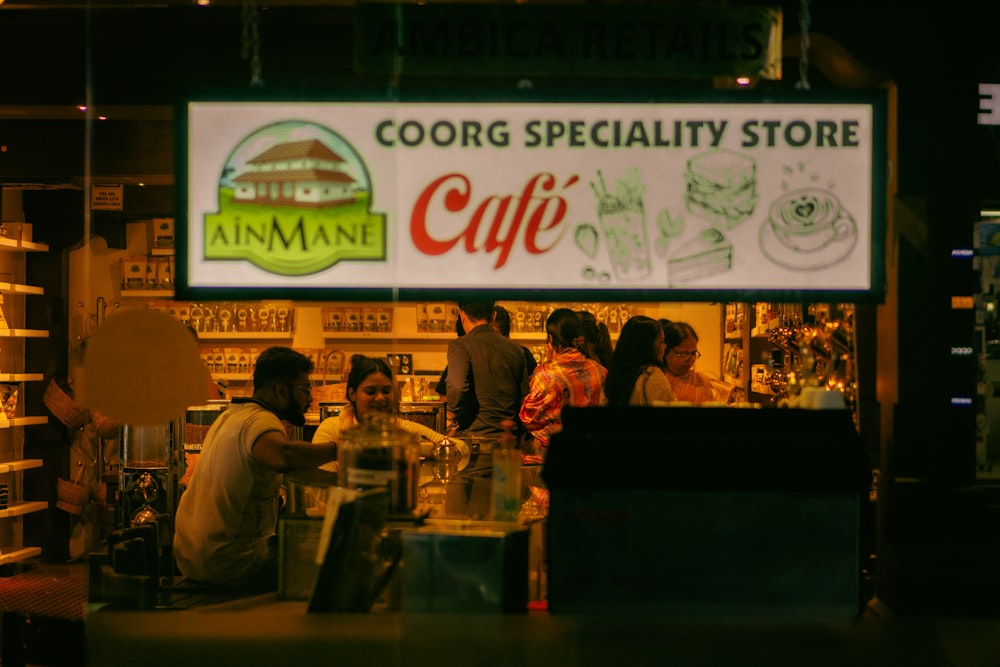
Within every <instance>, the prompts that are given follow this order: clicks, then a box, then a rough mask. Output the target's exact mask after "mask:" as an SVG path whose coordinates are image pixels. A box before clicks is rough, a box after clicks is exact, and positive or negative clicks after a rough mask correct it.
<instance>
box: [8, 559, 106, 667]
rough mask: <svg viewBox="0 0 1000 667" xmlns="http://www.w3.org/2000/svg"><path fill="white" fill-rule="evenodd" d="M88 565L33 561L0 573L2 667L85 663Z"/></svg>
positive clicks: (57, 666)
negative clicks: (8, 571) (3, 573)
mask: <svg viewBox="0 0 1000 667" xmlns="http://www.w3.org/2000/svg"><path fill="white" fill-rule="evenodd" d="M88 567H89V566H88V563H87V561H85V560H83V561H78V562H75V563H43V562H41V561H38V560H37V559H32V560H29V561H26V562H25V563H19V564H17V565H16V566H15V567H14V568H12V573H9V576H2V577H0V612H2V614H0V637H2V642H0V667H22V666H25V667H27V666H28V665H32V666H37V667H43V666H44V667H76V666H77V665H83V664H84V662H85V660H86V650H85V645H84V616H85V613H86V605H87V585H88ZM5 574H8V573H5Z"/></svg>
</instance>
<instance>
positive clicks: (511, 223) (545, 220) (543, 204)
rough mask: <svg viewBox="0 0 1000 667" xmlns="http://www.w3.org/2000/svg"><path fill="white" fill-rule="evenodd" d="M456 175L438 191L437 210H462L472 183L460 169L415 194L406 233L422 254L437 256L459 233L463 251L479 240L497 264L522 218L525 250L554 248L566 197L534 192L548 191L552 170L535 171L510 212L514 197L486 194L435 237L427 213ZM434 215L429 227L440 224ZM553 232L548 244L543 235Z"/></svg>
mask: <svg viewBox="0 0 1000 667" xmlns="http://www.w3.org/2000/svg"><path fill="white" fill-rule="evenodd" d="M453 179H457V180H459V181H460V183H459V184H458V185H457V186H456V187H452V188H451V189H450V190H448V191H447V192H446V193H445V194H444V198H443V209H444V210H445V211H446V212H449V213H459V212H461V211H464V210H466V209H467V207H468V205H469V202H470V200H471V199H472V188H471V185H470V183H469V180H468V179H467V178H466V177H465V176H463V175H461V174H447V175H445V176H442V177H440V178H438V179H437V180H435V181H432V182H431V183H430V184H429V185H428V186H427V187H426V188H425V189H424V191H423V192H422V193H421V194H420V197H418V198H417V202H416V204H415V205H414V208H413V214H412V216H411V218H410V234H411V237H412V239H413V244H414V246H415V247H416V248H417V249H418V250H420V251H421V252H423V253H425V254H427V255H442V254H444V253H446V252H448V251H450V250H451V249H452V248H454V247H455V246H456V245H457V244H458V242H459V241H460V240H461V239H462V238H463V237H464V238H465V243H464V247H465V251H466V252H467V253H469V254H470V255H471V254H474V253H476V252H478V251H479V250H480V245H479V242H480V240H481V242H482V246H481V248H482V250H483V252H486V253H493V252H497V253H498V254H497V258H496V262H495V264H494V266H495V268H497V269H499V268H502V267H503V266H505V265H506V264H507V260H508V259H510V255H511V252H512V251H513V249H514V247H515V245H516V244H517V241H518V238H519V235H520V232H521V227H522V223H524V222H525V220H527V225H526V226H525V229H524V240H523V244H524V247H525V250H527V251H528V252H529V253H531V254H533V255H540V254H543V253H545V252H548V251H549V250H551V249H552V248H553V247H555V246H556V245H557V244H558V243H559V240H560V239H561V238H562V236H563V233H564V232H565V229H560V227H561V226H562V223H563V220H564V218H565V217H566V212H567V209H568V207H567V205H566V200H565V199H564V198H563V197H562V196H560V195H554V194H549V195H546V196H541V195H540V194H536V189H537V190H539V191H540V192H541V193H551V192H552V191H553V190H555V189H556V187H557V183H556V178H555V177H554V176H553V175H552V174H548V173H545V174H536V175H535V176H533V177H532V178H531V179H529V180H528V182H527V183H526V184H525V186H524V189H523V190H522V192H521V195H520V197H517V198H516V199H517V207H516V208H515V209H514V210H513V212H512V213H511V204H512V203H513V202H514V200H515V197H514V196H512V195H506V196H499V195H489V196H487V197H486V198H485V199H483V200H482V202H481V203H480V204H479V205H478V206H477V207H476V208H475V210H474V211H473V212H472V215H471V216H470V218H469V220H468V223H467V224H466V225H465V226H464V228H463V229H462V231H460V232H459V233H458V234H456V235H455V236H453V237H450V238H439V237H436V236H435V235H433V234H432V233H431V227H432V224H433V221H432V218H433V216H431V215H429V211H430V210H431V208H432V206H431V205H432V203H433V201H434V199H435V197H436V196H437V195H438V193H439V191H440V190H441V189H442V187H444V186H445V184H446V183H447V182H448V181H449V180H453ZM578 181H579V177H578V176H575V175H574V176H571V177H570V178H569V179H568V180H567V181H566V183H565V185H563V189H567V188H570V187H572V186H573V185H575V184H576V183H577V182H578ZM490 217H492V221H491V222H490V225H489V230H488V231H487V232H486V238H485V239H479V232H480V229H481V228H482V227H483V223H484V222H486V221H487V220H488V219H489V218H490ZM442 222H447V220H439V221H437V224H434V225H433V226H434V227H439V226H441V223H442ZM551 232H555V234H554V236H552V237H551V240H549V242H548V243H545V241H544V240H543V237H548V236H549V233H551Z"/></svg>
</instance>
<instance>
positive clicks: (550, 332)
mask: <svg viewBox="0 0 1000 667" xmlns="http://www.w3.org/2000/svg"><path fill="white" fill-rule="evenodd" d="M545 331H546V337H547V338H546V360H545V361H543V362H542V363H541V364H539V365H538V367H537V368H536V369H535V372H534V374H533V375H532V376H531V381H530V383H529V388H528V394H527V396H525V397H524V401H522V402H521V410H520V413H519V416H520V418H521V422H522V423H523V424H524V428H525V429H526V430H527V431H528V432H529V433H531V435H532V436H534V439H535V453H536V454H539V455H541V456H542V457H544V456H545V452H546V451H547V449H548V446H549V438H551V437H552V435H553V434H554V433H558V432H559V431H561V430H562V411H563V408H565V407H566V406H574V407H588V406H598V405H601V404H602V403H603V401H604V391H603V388H604V378H605V377H606V376H607V370H606V369H605V368H604V366H602V365H601V364H600V363H598V362H597V361H595V360H593V359H590V358H589V357H587V356H586V355H585V354H584V353H583V349H582V348H583V347H584V346H585V345H586V343H585V341H584V336H583V330H582V328H581V327H580V318H579V316H578V315H577V314H576V313H575V312H573V311H572V310H570V309H569V308H558V309H556V310H554V311H552V313H551V314H550V315H549V317H548V319H547V320H546V322H545Z"/></svg>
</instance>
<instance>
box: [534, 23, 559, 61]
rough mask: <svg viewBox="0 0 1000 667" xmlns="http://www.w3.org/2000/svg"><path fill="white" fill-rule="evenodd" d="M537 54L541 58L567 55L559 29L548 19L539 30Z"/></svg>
mask: <svg viewBox="0 0 1000 667" xmlns="http://www.w3.org/2000/svg"><path fill="white" fill-rule="evenodd" d="M535 56H536V57H539V58H542V57H548V58H564V57H565V56H566V53H565V51H564V50H563V46H562V41H561V40H560V39H559V30H558V29H557V28H556V27H555V26H554V25H552V24H551V23H549V22H548V21H546V22H545V23H543V24H542V26H541V28H540V30H539V33H538V47H537V48H536V49H535Z"/></svg>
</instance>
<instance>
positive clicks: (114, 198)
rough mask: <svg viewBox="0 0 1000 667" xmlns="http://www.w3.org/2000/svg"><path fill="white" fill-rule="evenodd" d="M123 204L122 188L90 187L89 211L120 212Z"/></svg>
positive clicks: (118, 186)
mask: <svg viewBox="0 0 1000 667" xmlns="http://www.w3.org/2000/svg"><path fill="white" fill-rule="evenodd" d="M123 204H124V186H121V185H92V186H90V210H91V211H121V210H122V206H123Z"/></svg>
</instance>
